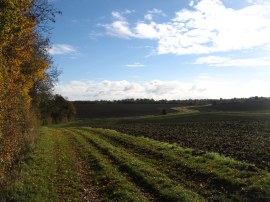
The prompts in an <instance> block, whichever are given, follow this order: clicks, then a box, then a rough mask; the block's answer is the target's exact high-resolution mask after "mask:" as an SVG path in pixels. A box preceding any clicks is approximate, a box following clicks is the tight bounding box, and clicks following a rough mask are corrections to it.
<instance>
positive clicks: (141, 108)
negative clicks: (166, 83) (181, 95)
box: [73, 102, 179, 119]
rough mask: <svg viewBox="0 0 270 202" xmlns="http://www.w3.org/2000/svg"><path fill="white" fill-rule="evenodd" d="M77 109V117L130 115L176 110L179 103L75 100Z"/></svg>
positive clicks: (155, 113)
mask: <svg viewBox="0 0 270 202" xmlns="http://www.w3.org/2000/svg"><path fill="white" fill-rule="evenodd" d="M73 103H74V105H75V107H76V109H77V119H90V118H109V117H130V116H144V115H159V114H161V113H162V110H163V109H165V110H166V112H167V113H171V112H176V111H175V110H173V109H172V108H174V107H179V104H118V103H115V104H91V103H87V102H73Z"/></svg>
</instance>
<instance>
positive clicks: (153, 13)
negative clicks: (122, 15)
mask: <svg viewBox="0 0 270 202" xmlns="http://www.w3.org/2000/svg"><path fill="white" fill-rule="evenodd" d="M158 15H160V16H163V17H166V14H165V13H163V11H162V10H160V9H156V8H154V9H152V10H149V11H148V12H147V13H146V15H145V16H144V19H145V20H149V21H152V20H153V19H154V18H155V16H158Z"/></svg>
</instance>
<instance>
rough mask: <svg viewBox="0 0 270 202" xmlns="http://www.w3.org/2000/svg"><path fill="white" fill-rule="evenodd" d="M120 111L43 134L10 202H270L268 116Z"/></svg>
mask: <svg viewBox="0 0 270 202" xmlns="http://www.w3.org/2000/svg"><path fill="white" fill-rule="evenodd" d="M94 106H95V105H94V104H93V106H91V107H89V108H88V107H87V106H86V105H85V106H84V110H86V111H84V113H85V114H84V115H83V116H87V114H88V113H89V111H87V109H92V110H93V109H94ZM115 106H116V105H115ZM115 106H114V104H107V107H105V108H104V109H103V110H101V111H100V113H101V114H99V113H98V110H97V109H95V110H96V112H95V113H96V114H95V115H93V117H92V118H89V119H87V118H85V119H84V118H83V116H81V115H80V114H78V116H79V117H80V119H79V120H77V121H74V122H70V123H64V124H58V125H50V126H44V127H42V129H41V133H40V135H39V137H38V139H37V140H36V143H35V144H34V146H33V148H32V151H31V152H29V153H28V154H27V155H26V157H25V160H24V161H23V162H22V164H21V166H20V169H19V171H18V176H17V177H16V180H15V183H14V185H13V186H12V187H11V189H10V190H8V191H7V192H6V193H7V194H6V198H7V200H8V201H48V200H49V201H224V200H225V201H254V200H257V201H269V199H270V191H269V190H270V157H269V153H270V147H269V145H270V136H269V134H270V114H269V113H268V112H267V111H266V112H261V111H260V110H258V111H256V110H254V111H252V110H251V111H241V110H240V111H231V109H230V110H228V111H227V110H224V111H218V110H217V109H214V106H209V105H205V106H204V107H199V108H197V109H195V108H194V107H186V106H181V105H180V106H179V105H178V107H177V106H175V105H168V104H158V105H153V106H151V105H149V104H148V105H145V104H142V107H141V108H140V104H136V105H134V106H133V105H132V104H128V105H127V104H125V105H123V104H118V106H117V110H121V109H123V110H122V111H121V113H118V112H117V110H115V111H111V110H110V108H112V107H115ZM128 106H129V107H128ZM132 106H133V107H132ZM147 106H151V107H150V109H148V108H147ZM157 106H158V107H157ZM170 107H173V108H174V109H172V110H170ZM206 108H207V109H206ZM210 108H211V110H209V109H210ZM135 109H136V110H135ZM161 109H165V110H166V111H167V112H168V113H167V114H165V115H164V114H163V115H161V113H160V112H161ZM177 110H178V111H177ZM79 112H80V111H79ZM150 112H151V113H152V114H151V113H150ZM106 113H107V114H108V117H109V118H104V116H106ZM132 113H136V114H138V115H139V116H130V114H132ZM114 115H116V116H114Z"/></svg>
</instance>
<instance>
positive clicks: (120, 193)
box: [71, 133, 147, 201]
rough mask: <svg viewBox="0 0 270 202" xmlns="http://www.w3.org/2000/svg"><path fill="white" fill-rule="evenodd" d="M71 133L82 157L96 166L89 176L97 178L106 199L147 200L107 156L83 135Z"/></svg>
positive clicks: (96, 181)
mask: <svg viewBox="0 0 270 202" xmlns="http://www.w3.org/2000/svg"><path fill="white" fill-rule="evenodd" d="M71 134H72V135H73V136H74V138H75V139H76V141H77V146H78V148H79V150H80V153H81V155H82V157H83V158H84V159H85V160H86V161H87V162H88V163H89V164H91V165H92V167H94V172H93V173H92V175H91V176H89V177H92V178H93V179H95V183H96V185H97V186H100V187H101V189H102V190H103V192H104V194H105V196H104V199H106V200H108V201H109V200H115V201H147V199H146V198H145V197H144V196H141V195H140V193H139V190H138V189H137V188H136V187H135V186H134V185H132V184H131V183H130V182H129V181H128V180H127V179H126V178H125V176H123V175H122V174H121V172H120V171H119V170H118V169H117V167H115V166H113V165H112V164H111V162H110V160H109V159H108V158H106V156H104V155H103V154H101V153H99V152H98V150H97V149H96V148H95V147H93V146H92V145H90V144H89V143H88V142H87V141H86V140H85V139H84V138H83V137H82V136H81V135H78V134H77V133H71Z"/></svg>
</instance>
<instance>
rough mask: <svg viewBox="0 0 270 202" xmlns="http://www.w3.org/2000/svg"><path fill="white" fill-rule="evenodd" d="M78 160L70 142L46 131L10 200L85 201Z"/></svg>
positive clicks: (24, 167)
mask: <svg viewBox="0 0 270 202" xmlns="http://www.w3.org/2000/svg"><path fill="white" fill-rule="evenodd" d="M75 160H76V159H75V157H74V156H73V154H72V151H71V150H69V145H68V142H67V139H66V138H65V137H63V136H62V135H61V134H60V133H58V132H56V131H55V130H50V129H48V128H43V130H42V132H41V135H40V137H39V140H38V141H37V143H36V146H35V149H34V151H33V152H32V153H31V154H30V155H29V158H28V160H27V161H26V162H25V163H24V165H23V166H22V170H21V172H20V175H19V177H18V179H17V180H16V182H15V185H14V187H13V189H12V190H11V194H10V195H11V198H10V199H9V200H14V201H27V202H28V201H59V200H66V201H67V200H69V199H73V200H77V201H79V200H81V199H80V197H79V196H78V193H79V189H80V185H79V183H78V182H79V181H78V177H77V174H76V172H75V170H74V163H75ZM74 190H76V191H74Z"/></svg>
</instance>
